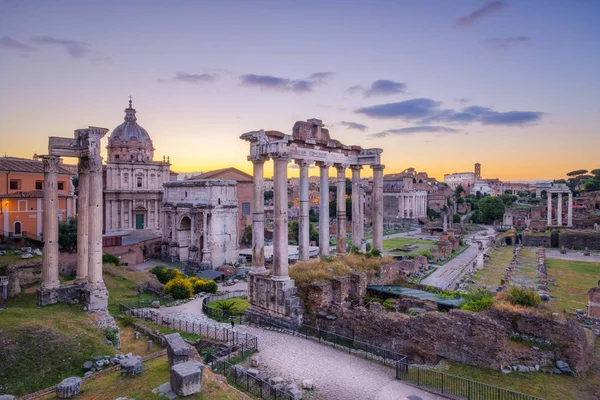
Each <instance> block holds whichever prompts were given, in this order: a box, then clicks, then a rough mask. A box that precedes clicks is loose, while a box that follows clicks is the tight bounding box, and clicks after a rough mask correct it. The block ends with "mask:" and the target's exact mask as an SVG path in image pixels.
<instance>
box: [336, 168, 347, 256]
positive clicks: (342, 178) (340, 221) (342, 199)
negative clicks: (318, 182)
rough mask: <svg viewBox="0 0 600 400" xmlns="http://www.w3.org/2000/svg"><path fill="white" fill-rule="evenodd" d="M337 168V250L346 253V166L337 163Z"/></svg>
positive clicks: (339, 252)
mask: <svg viewBox="0 0 600 400" xmlns="http://www.w3.org/2000/svg"><path fill="white" fill-rule="evenodd" d="M336 169H337V196H336V204H337V212H336V217H337V218H336V222H337V224H336V227H337V229H336V234H337V241H336V243H337V245H336V251H337V253H338V254H345V253H346V239H347V233H346V166H345V165H341V164H339V165H336Z"/></svg>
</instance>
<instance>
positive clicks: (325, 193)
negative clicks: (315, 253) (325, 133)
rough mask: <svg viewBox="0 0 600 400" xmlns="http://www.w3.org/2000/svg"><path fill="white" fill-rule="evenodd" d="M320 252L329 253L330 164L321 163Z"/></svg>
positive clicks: (323, 254)
mask: <svg viewBox="0 0 600 400" xmlns="http://www.w3.org/2000/svg"><path fill="white" fill-rule="evenodd" d="M318 165H319V169H320V171H319V172H320V176H319V254H320V255H321V256H327V255H329V165H327V164H325V163H319V164H318Z"/></svg>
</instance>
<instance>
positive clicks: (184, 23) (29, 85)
mask: <svg viewBox="0 0 600 400" xmlns="http://www.w3.org/2000/svg"><path fill="white" fill-rule="evenodd" d="M598 16H600V2H598V1H569V2H566V1H491V2H485V1H441V0H440V1H425V0H424V1H319V2H317V1H303V2H277V1H252V2H250V1H219V2H216V1H215V2H211V1H197V2H196V1H172V2H163V1H131V2H116V1H103V2H75V1H52V2H49V1H39V2H31V1H3V2H1V3H0V153H3V154H4V153H7V154H9V155H14V156H26V157H29V156H30V155H31V154H32V153H33V151H37V152H38V153H44V152H45V148H46V147H47V137H48V136H51V135H60V136H70V135H72V132H73V130H74V129H77V128H81V127H85V126H88V125H94V126H103V127H106V128H109V129H111V130H112V129H113V128H114V127H115V126H117V125H119V124H120V123H121V122H122V118H123V115H124V114H123V109H124V108H125V107H126V105H127V100H128V98H127V96H129V95H132V96H133V98H134V100H133V101H134V107H135V108H136V109H137V110H138V122H139V123H140V124H141V125H142V126H144V127H145V128H146V129H147V130H148V131H149V133H150V135H151V136H152V139H153V141H154V146H155V148H156V153H155V154H156V158H159V157H160V158H162V155H163V154H165V155H169V156H170V157H171V161H172V163H173V168H174V169H175V170H178V171H182V172H183V171H198V170H208V169H212V168H220V167H226V166H230V165H231V166H236V167H238V168H241V169H243V170H246V171H249V170H250V165H249V163H248V162H247V161H246V157H245V156H246V153H247V151H248V149H247V144H246V143H245V142H243V141H241V140H240V139H239V135H240V134H241V133H244V132H247V131H250V130H254V129H261V128H264V129H275V130H280V131H283V132H285V133H291V127H292V126H293V124H294V122H295V121H297V120H306V119H308V118H320V119H322V120H323V121H324V123H325V124H326V125H327V126H328V127H329V129H330V132H331V134H332V136H333V137H334V138H336V139H339V140H341V141H342V142H344V143H348V144H359V145H362V146H364V147H380V148H383V149H384V153H383V162H384V163H385V164H386V166H387V168H386V172H390V173H391V172H397V171H400V170H402V169H404V168H407V167H411V166H412V167H415V168H417V169H418V170H424V171H427V172H429V173H430V175H434V176H436V177H438V178H439V179H441V178H442V175H443V174H444V173H449V172H454V171H463V170H471V169H472V165H473V163H474V162H480V163H482V165H483V175H484V176H486V177H500V178H502V179H507V180H508V179H547V178H559V177H562V176H563V175H564V173H565V172H568V171H570V170H573V169H579V168H586V169H593V168H598V167H600V165H596V164H597V163H598V162H599V159H600V157H599V153H598V152H599V150H598V149H599V148H600V139H599V137H600V135H599V132H598V129H599V126H600V123H599V122H600V117H599V115H600V114H599V104H600V102H599V93H600V79H598V71H600V29H599V28H598V27H597V20H598ZM24 139H25V140H24ZM594 163H596V164H594ZM291 173H294V172H293V171H291ZM365 173H366V174H367V175H368V172H367V171H365Z"/></svg>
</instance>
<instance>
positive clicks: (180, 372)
mask: <svg viewBox="0 0 600 400" xmlns="http://www.w3.org/2000/svg"><path fill="white" fill-rule="evenodd" d="M203 369H204V366H203V365H202V364H201V363H199V362H198V361H186V362H183V363H179V364H176V365H173V366H172V367H171V389H172V390H173V391H174V392H175V393H177V395H178V396H190V395H192V394H195V393H200V390H201V386H202V371H203Z"/></svg>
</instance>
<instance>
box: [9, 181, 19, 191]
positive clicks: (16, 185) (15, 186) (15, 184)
mask: <svg viewBox="0 0 600 400" xmlns="http://www.w3.org/2000/svg"><path fill="white" fill-rule="evenodd" d="M10 189H11V190H19V181H17V180H11V181H10Z"/></svg>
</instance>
